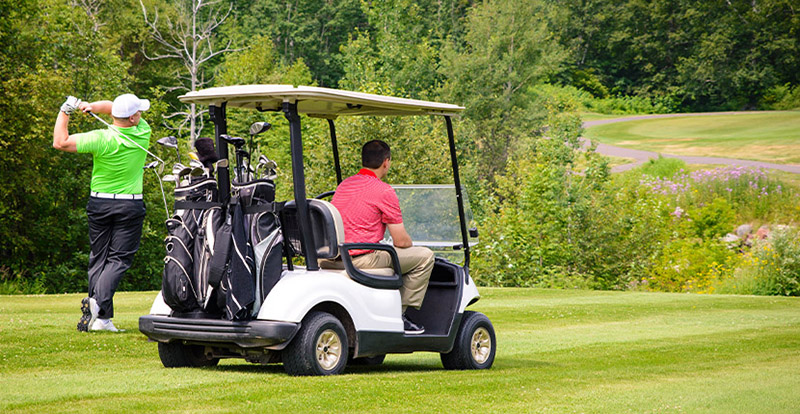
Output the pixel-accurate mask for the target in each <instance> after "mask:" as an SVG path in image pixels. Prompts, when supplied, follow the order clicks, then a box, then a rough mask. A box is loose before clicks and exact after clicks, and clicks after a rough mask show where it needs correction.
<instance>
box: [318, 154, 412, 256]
mask: <svg viewBox="0 0 800 414" xmlns="http://www.w3.org/2000/svg"><path fill="white" fill-rule="evenodd" d="M331 203H332V204H333V205H334V206H335V207H336V209H337V210H339V213H340V214H341V215H342V222H343V224H344V241H345V243H377V242H379V241H381V240H382V239H383V235H384V233H385V232H386V225H387V224H399V223H402V222H403V214H402V213H401V212H400V201H399V200H398V199H397V193H395V191H394V188H392V187H391V186H390V185H389V184H386V183H384V182H383V181H381V180H380V178H378V177H377V176H376V175H375V173H374V172H372V171H371V170H368V169H366V168H362V169H361V171H359V172H358V174H356V175H354V176H352V177H348V178H347V179H345V180H344V181H342V182H341V184H339V186H338V187H336V193H335V194H334V195H333V199H331ZM368 251H369V250H351V251H350V254H352V255H358V254H362V253H366V252H368Z"/></svg>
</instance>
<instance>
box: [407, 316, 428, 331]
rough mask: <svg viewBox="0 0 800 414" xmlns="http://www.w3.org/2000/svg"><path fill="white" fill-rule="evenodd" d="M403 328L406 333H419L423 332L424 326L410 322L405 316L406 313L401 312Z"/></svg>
mask: <svg viewBox="0 0 800 414" xmlns="http://www.w3.org/2000/svg"><path fill="white" fill-rule="evenodd" d="M403 330H404V331H406V335H419V334H421V333H423V332H425V327H424V326H422V325H417V324H415V323H414V322H411V321H410V320H409V319H408V318H407V317H406V314H405V313H404V314H403Z"/></svg>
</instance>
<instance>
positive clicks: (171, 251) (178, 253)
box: [161, 216, 200, 312]
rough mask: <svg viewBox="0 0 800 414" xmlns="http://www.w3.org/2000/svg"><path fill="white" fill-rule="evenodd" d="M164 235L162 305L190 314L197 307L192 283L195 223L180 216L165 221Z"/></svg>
mask: <svg viewBox="0 0 800 414" xmlns="http://www.w3.org/2000/svg"><path fill="white" fill-rule="evenodd" d="M166 225H167V232H168V236H167V238H166V239H164V247H165V248H166V250H167V255H166V257H164V275H163V279H162V284H161V290H162V296H163V297H164V302H166V304H167V305H169V307H170V308H172V310H173V311H175V312H190V311H193V310H196V309H198V308H199V307H200V305H199V304H198V302H197V296H196V294H195V288H194V283H193V273H194V260H193V259H192V251H193V248H194V235H195V234H196V233H197V223H196V222H194V220H187V221H184V220H183V218H182V217H181V216H174V217H173V218H171V219H169V220H167V222H166Z"/></svg>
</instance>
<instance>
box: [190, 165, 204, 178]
mask: <svg viewBox="0 0 800 414" xmlns="http://www.w3.org/2000/svg"><path fill="white" fill-rule="evenodd" d="M205 173H206V170H205V168H203V167H194V168H192V171H191V172H190V173H189V175H191V176H192V177H200V176H203V175H205Z"/></svg>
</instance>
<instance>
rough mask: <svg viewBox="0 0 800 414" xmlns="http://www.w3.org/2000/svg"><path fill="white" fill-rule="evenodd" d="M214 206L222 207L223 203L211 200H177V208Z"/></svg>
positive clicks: (206, 207) (200, 208)
mask: <svg viewBox="0 0 800 414" xmlns="http://www.w3.org/2000/svg"><path fill="white" fill-rule="evenodd" d="M213 207H222V203H215V202H211V201H176V202H175V210H208V209H210V208H213Z"/></svg>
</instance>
